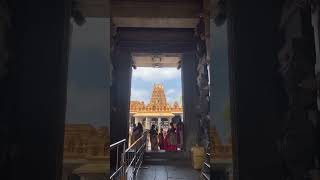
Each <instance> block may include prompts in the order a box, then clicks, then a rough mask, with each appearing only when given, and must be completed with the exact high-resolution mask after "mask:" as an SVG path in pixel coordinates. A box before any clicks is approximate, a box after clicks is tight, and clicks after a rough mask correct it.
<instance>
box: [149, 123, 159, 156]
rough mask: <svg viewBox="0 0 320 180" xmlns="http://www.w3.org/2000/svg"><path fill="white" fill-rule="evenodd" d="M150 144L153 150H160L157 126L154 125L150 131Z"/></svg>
mask: <svg viewBox="0 0 320 180" xmlns="http://www.w3.org/2000/svg"><path fill="white" fill-rule="evenodd" d="M150 143H151V150H153V151H155V150H158V132H157V130H156V126H155V125H154V124H153V125H152V126H151V129H150Z"/></svg>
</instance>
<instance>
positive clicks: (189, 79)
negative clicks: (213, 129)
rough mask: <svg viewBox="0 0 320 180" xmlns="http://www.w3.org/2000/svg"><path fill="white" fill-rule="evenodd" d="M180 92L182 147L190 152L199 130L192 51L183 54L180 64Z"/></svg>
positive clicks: (194, 58) (194, 57) (194, 66)
mask: <svg viewBox="0 0 320 180" xmlns="http://www.w3.org/2000/svg"><path fill="white" fill-rule="evenodd" d="M181 72H182V93H183V108H184V109H183V113H184V114H183V117H184V128H185V131H184V138H185V142H186V143H184V146H185V147H184V149H186V151H187V153H190V150H191V147H192V145H194V144H197V143H198V137H199V136H198V135H199V131H200V125H199V121H197V117H196V109H195V106H196V102H197V89H196V88H197V85H196V56H195V54H194V53H188V54H184V55H183V59H182V65H181Z"/></svg>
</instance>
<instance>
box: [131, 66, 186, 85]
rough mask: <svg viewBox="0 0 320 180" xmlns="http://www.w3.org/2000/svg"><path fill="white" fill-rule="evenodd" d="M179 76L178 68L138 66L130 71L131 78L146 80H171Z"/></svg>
mask: <svg viewBox="0 0 320 180" xmlns="http://www.w3.org/2000/svg"><path fill="white" fill-rule="evenodd" d="M180 77H181V72H180V70H177V69H176V68H145V67H138V68H137V69H136V70H134V71H133V73H132V78H133V79H140V80H143V81H148V82H159V81H163V80H172V79H177V78H180Z"/></svg>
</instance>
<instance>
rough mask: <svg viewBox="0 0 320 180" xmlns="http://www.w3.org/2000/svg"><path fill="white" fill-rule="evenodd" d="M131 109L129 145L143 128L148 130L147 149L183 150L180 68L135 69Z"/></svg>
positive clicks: (133, 72) (156, 150)
mask: <svg viewBox="0 0 320 180" xmlns="http://www.w3.org/2000/svg"><path fill="white" fill-rule="evenodd" d="M168 62H170V61H168ZM136 63H138V64H139V63H141V62H139V61H136ZM142 65H143V64H142ZM129 111H130V112H129V113H130V116H129V119H130V124H129V137H130V138H129V139H130V143H129V144H132V143H133V142H134V141H135V140H136V139H138V137H139V132H141V129H142V131H145V132H147V133H148V143H147V151H154V152H168V151H181V150H183V123H184V122H183V105H182V84H181V70H180V69H177V68H176V67H164V68H157V67H137V68H135V69H133V71H132V79H131V97H130V110H129Z"/></svg>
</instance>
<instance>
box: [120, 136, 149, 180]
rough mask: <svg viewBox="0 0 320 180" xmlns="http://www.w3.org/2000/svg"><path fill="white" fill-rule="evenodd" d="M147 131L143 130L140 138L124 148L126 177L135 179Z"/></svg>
mask: <svg viewBox="0 0 320 180" xmlns="http://www.w3.org/2000/svg"><path fill="white" fill-rule="evenodd" d="M146 139H147V131H145V132H143V134H142V135H141V137H140V138H138V139H137V140H136V141H135V142H134V143H133V144H132V145H131V146H130V147H128V148H127V149H126V150H125V154H124V156H123V158H124V164H125V165H126V168H125V169H124V170H125V173H126V175H127V177H128V179H130V180H131V179H133V180H134V179H135V178H136V176H137V174H138V172H139V169H140V166H141V164H142V157H143V155H144V150H145V148H146V144H147V143H146Z"/></svg>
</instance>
